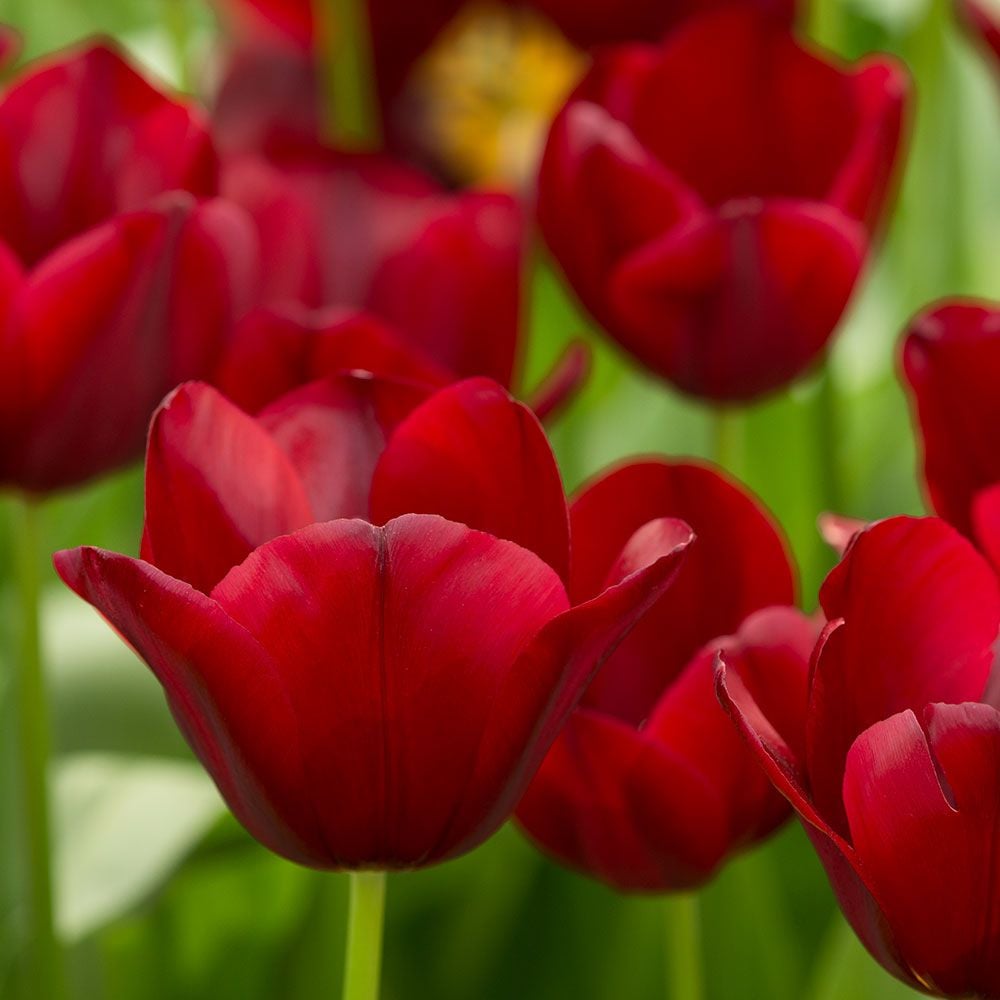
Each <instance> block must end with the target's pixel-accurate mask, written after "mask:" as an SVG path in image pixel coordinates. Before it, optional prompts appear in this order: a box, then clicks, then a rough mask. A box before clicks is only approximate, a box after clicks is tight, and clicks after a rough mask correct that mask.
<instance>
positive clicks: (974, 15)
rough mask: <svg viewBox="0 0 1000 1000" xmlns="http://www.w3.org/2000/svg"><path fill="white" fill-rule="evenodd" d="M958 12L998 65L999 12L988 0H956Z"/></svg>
mask: <svg viewBox="0 0 1000 1000" xmlns="http://www.w3.org/2000/svg"><path fill="white" fill-rule="evenodd" d="M958 9H959V13H960V14H961V16H962V20H963V21H964V22H965V23H966V25H968V27H969V30H970V31H971V32H973V33H974V34H975V35H976V37H977V38H978V39H979V41H981V42H982V43H983V45H984V46H985V47H986V48H987V49H988V51H989V54H990V55H991V56H992V57H993V60H994V64H995V65H997V66H1000V14H998V13H997V10H996V8H995V7H991V5H990V0H958Z"/></svg>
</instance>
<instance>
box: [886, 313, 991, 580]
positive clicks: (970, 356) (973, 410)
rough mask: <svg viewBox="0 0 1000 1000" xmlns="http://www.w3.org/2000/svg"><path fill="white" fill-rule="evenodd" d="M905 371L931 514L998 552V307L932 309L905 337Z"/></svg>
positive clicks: (916, 322) (917, 321) (922, 315)
mask: <svg viewBox="0 0 1000 1000" xmlns="http://www.w3.org/2000/svg"><path fill="white" fill-rule="evenodd" d="M903 370H904V374H905V375H906V379H907V381H908V382H909V385H910V391H911V396H912V399H913V408H914V414H915V417H916V420H917V423H918V426H919V429H920V432H921V435H922V439H923V450H924V478H925V480H926V483H927V490H928V493H929V495H930V500H931V503H932V505H933V507H934V509H935V510H936V511H937V513H938V514H940V515H941V517H943V518H945V520H947V521H949V522H950V523H951V524H953V525H955V527H956V528H958V529H959V531H961V532H963V533H964V534H966V535H968V536H969V537H970V538H973V539H976V540H978V541H979V542H980V544H981V545H982V546H983V547H985V548H986V549H987V551H989V550H990V548H991V539H992V546H994V547H993V551H994V552H996V551H997V550H998V548H1000V523H998V522H1000V519H997V518H996V516H995V514H994V511H996V509H997V504H996V500H995V491H996V488H997V487H998V486H1000V431H998V428H1000V307H998V306H996V305H993V304H990V303H985V302H946V303H942V304H939V305H937V306H933V307H931V308H930V309H928V310H927V311H926V312H924V313H923V314H921V315H920V316H918V317H917V318H916V319H915V320H914V321H913V323H912V325H911V326H910V329H909V330H908V331H907V333H906V336H905V338H904V341H903ZM991 491H992V496H993V497H994V499H991ZM997 566H998V567H1000V560H997Z"/></svg>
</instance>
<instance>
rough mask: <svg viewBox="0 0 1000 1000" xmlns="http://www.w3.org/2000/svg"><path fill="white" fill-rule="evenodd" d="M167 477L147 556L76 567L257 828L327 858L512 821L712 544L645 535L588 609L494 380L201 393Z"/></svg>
mask: <svg viewBox="0 0 1000 1000" xmlns="http://www.w3.org/2000/svg"><path fill="white" fill-rule="evenodd" d="M146 475H147V503H146V525H145V531H144V535H143V542H142V557H141V558H140V559H131V558H128V557H126V556H122V555H117V554H115V553H111V552H104V551H100V550H95V549H77V550H74V551H72V552H64V553H60V554H58V555H57V557H56V565H57V568H58V570H59V572H60V573H61V575H62V577H63V579H64V580H65V581H66V582H67V583H68V584H69V585H70V586H71V587H72V588H73V589H74V590H76V591H77V592H78V593H79V594H81V595H82V596H83V597H85V598H86V599H87V600H88V601H90V602H91V603H92V604H94V605H95V607H97V608H98V609H99V610H100V611H101V612H102V614H104V616H105V617H106V618H107V619H108V620H109V621H110V622H111V623H112V624H113V625H114V626H115V628H117V629H118V631H119V632H120V633H121V634H122V635H123V636H124V637H125V639H126V640H127V641H128V642H129V643H130V644H131V645H132V646H133V647H134V648H135V649H136V650H138V652H139V653H140V655H141V656H142V657H143V658H144V659H145V660H146V662H147V663H148V664H149V666H150V667H151V669H152V670H153V671H154V673H155V674H156V675H157V677H158V678H159V680H160V681H161V683H162V684H163V687H164V689H165V691H166V694H167V698H168V700H169V703H170V706H171V708H172V710H173V712H174V715H175V717H176V718H177V720H178V723H179V725H180V727H181V729H182V730H183V732H184V734H185V736H186V737H187V739H188V741H189V742H190V744H191V745H192V747H193V748H194V750H195V752H196V753H197V755H198V756H199V758H200V759H201V761H202V762H203V763H204V765H205V767H206V768H207V769H208V771H209V772H210V773H211V775H212V777H213V778H214V779H215V781H216V783H217V784H218V786H219V788H220V790H221V791H222V793H223V795H224V796H225V798H226V800H227V802H228V803H229V805H230V806H231V808H232V810H233V812H234V813H235V814H236V816H237V817H238V818H239V819H240V821H241V822H242V823H243V824H244V826H246V828H247V829H248V830H249V831H250V832H251V833H252V834H253V835H254V836H255V837H257V839H258V840H260V841H261V842H262V843H263V844H265V845H266V846H267V847H269V848H271V849H272V850H274V851H276V852H277V853H279V854H281V855H283V856H285V857H287V858H290V859H292V860H294V861H297V862H300V863H302V864H305V865H310V866H313V867H317V868H411V867H416V866H421V865H426V864H430V863H433V862H435V861H441V860H445V859H447V858H450V857H454V856H455V855H457V854H460V853H462V852H463V851H467V850H469V849H471V848H472V847H474V846H476V845H477V844H478V843H480V842H481V841H483V840H484V839H485V838H486V837H488V836H489V835H490V834H491V833H492V832H494V831H495V830H496V829H497V827H498V826H499V825H500V824H501V823H502V822H503V821H504V820H505V819H506V818H507V817H508V816H509V814H510V813H511V811H512V810H513V808H514V806H515V805H516V803H517V800H518V799H519V798H520V796H521V794H522V792H523V790H524V787H525V785H526V784H527V782H528V781H529V780H530V778H531V776H532V774H533V773H534V771H535V770H536V768H537V766H538V764H539V763H540V761H541V759H542V757H543V756H544V754H545V752H546V751H547V749H548V747H549V746H550V745H551V743H552V741H553V740H554V738H555V736H556V734H557V732H558V730H559V728H560V727H561V725H562V723H563V721H564V719H565V717H566V715H567V714H568V713H569V712H570V711H571V710H572V708H573V706H574V704H575V703H576V701H577V700H578V698H579V696H580V694H581V693H582V691H583V689H584V687H585V686H586V684H587V682H588V681H589V680H590V678H591V677H592V676H593V674H594V673H595V671H596V670H597V669H598V667H599V666H600V664H601V663H602V662H603V661H604V660H605V659H606V658H607V656H608V655H609V654H610V652H611V651H612V650H613V649H614V648H615V646H616V645H617V643H618V642H619V641H620V640H621V639H622V637H623V636H624V635H625V634H626V633H627V632H628V631H629V629H631V628H632V627H633V626H634V625H635V623H636V621H637V620H638V619H639V618H640V617H641V615H642V613H643V612H644V611H645V610H646V609H647V608H648V607H649V606H650V605H651V604H653V603H655V602H656V600H657V599H659V598H660V597H661V596H662V595H663V593H664V592H665V591H666V590H667V588H668V587H669V585H670V583H671V581H672V579H673V577H674V574H675V573H676V570H677V568H678V566H679V564H680V562H681V558H682V556H683V553H684V551H685V549H686V548H687V547H688V545H689V544H690V542H691V539H692V534H691V530H690V529H689V528H688V527H687V525H685V524H683V523H682V522H680V521H677V520H672V519H658V520H654V521H651V522H650V523H647V524H645V525H643V526H642V527H641V528H640V530H639V531H637V532H636V533H635V535H634V536H633V537H632V538H631V539H630V540H627V544H626V546H625V549H624V551H623V553H622V558H621V560H620V564H619V567H618V570H617V572H615V573H612V574H609V576H608V581H607V586H606V587H604V588H602V589H601V591H600V592H599V593H597V594H595V595H593V596H592V597H588V598H587V599H585V600H582V601H579V602H576V603H575V604H573V603H571V601H570V598H569V596H568V594H567V590H566V585H565V583H564V580H565V579H566V577H567V573H568V564H569V519H568V515H567V509H566V501H565V497H564V495H563V492H562V486H561V483H560V480H559V474H558V470H557V468H556V465H555V462H554V459H553V457H552V453H551V451H550V450H549V446H548V444H547V442H546V440H545V437H544V433H543V432H542V430H541V428H540V425H539V424H538V422H537V420H536V418H535V417H534V416H533V415H532V413H531V412H530V411H529V410H527V409H526V408H525V407H523V406H522V405H521V404H519V403H516V402H514V401H513V400H512V399H511V398H510V397H509V396H508V395H507V393H506V392H505V391H504V390H503V389H501V388H500V387H499V386H498V385H496V384H495V383H492V382H489V381H488V380H485V379H474V380H470V381H466V382H462V383H458V384H456V385H453V386H449V387H446V388H445V389H443V390H440V391H438V392H434V391H433V390H431V389H428V388H427V387H425V386H420V385H417V384H415V383H410V382H406V381H399V380H391V379H388V378H378V377H372V376H369V375H361V374H355V375H350V376H339V377H333V378H328V379H325V380H320V381H318V382H315V383H312V384H311V385H308V386H305V387H304V388H300V389H297V390H296V391H295V392H293V393H291V394H289V395H287V396H283V397H281V398H279V399H278V400H276V401H275V402H273V403H272V404H271V405H269V406H267V407H265V408H264V409H263V410H262V411H261V413H260V414H258V415H257V416H256V417H251V416H250V415H248V414H247V413H245V412H244V411H242V410H240V409H238V408H237V407H236V406H235V405H234V404H232V403H230V402H229V401H228V400H226V399H225V397H223V396H222V395H221V394H220V393H218V392H217V391H216V390H214V389H211V388H208V387H207V386H204V385H199V384H190V385H186V386H183V387H181V388H180V389H179V390H177V391H176V392H175V393H174V394H173V395H172V396H171V397H169V398H168V400H167V401H166V402H165V403H164V405H163V407H162V408H161V409H160V411H159V412H158V414H157V416H156V418H155V419H154V421H153V425H152V429H151V433H150V439H149V452H148V457H147V466H146Z"/></svg>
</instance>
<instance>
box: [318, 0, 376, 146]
mask: <svg viewBox="0 0 1000 1000" xmlns="http://www.w3.org/2000/svg"><path fill="white" fill-rule="evenodd" d="M313 11H314V15H315V20H316V55H317V59H318V62H319V71H320V86H321V88H322V91H321V96H322V98H323V110H324V115H325V128H324V133H325V135H326V138H327V140H328V141H329V142H330V143H332V144H333V145H337V146H340V147H342V148H349V149H372V148H375V147H377V146H378V145H379V142H380V140H381V129H380V125H379V114H378V105H377V101H376V94H375V76H374V71H373V59H372V52H371V31H370V30H369V25H368V5H367V4H366V3H365V2H364V0H313Z"/></svg>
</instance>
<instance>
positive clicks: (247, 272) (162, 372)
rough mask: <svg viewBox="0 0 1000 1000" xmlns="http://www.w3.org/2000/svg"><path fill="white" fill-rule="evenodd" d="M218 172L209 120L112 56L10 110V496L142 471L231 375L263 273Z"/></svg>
mask: <svg viewBox="0 0 1000 1000" xmlns="http://www.w3.org/2000/svg"><path fill="white" fill-rule="evenodd" d="M216 173H217V167H216V161H215V154H214V151H213V148H212V143H211V141H210V139H209V137H208V134H207V133H206V131H205V128H204V125H203V124H202V122H201V121H200V119H199V117H198V115H197V114H196V113H195V112H194V111H193V110H192V109H191V108H189V107H187V106H186V105H184V104H181V103H178V102H176V101H174V100H172V99H171V98H169V97H167V96H165V95H164V94H162V93H160V92H159V91H158V90H156V89H155V88H154V87H153V86H152V85H151V84H150V83H148V82H147V81H146V80H144V79H143V78H142V77H141V76H140V75H139V74H138V73H137V72H136V71H135V70H134V69H132V67H131V66H129V65H128V63H127V62H125V61H124V60H123V59H122V57H121V56H120V55H118V54H117V52H116V51H114V50H113V49H112V48H109V47H107V46H105V45H100V44H98V45H93V46H91V47H88V48H85V49H82V50H79V51H75V52H71V53H69V54H66V55H61V56H59V57H57V58H54V59H51V60H49V61H47V62H42V63H38V64H34V65H32V66H31V68H30V69H29V70H28V71H27V72H26V73H25V74H24V75H22V76H20V77H19V78H18V79H17V80H16V81H15V82H14V83H13V84H12V85H11V86H10V87H9V89H7V90H6V92H4V93H3V95H2V97H0V192H2V201H3V212H2V213H0V483H2V484H4V485H13V486H16V487H20V488H22V489H25V490H28V491H31V492H47V491H49V490H54V489H58V488H62V487H68V486H73V485H75V484H77V483H79V482H81V481H83V480H85V479H88V478H90V477H91V476H94V475H97V474H99V473H102V472H106V471H108V470H110V469H113V468H115V467H116V466H118V465H120V464H122V463H124V462H126V461H129V460H131V459H132V458H133V457H136V456H137V455H139V454H141V451H142V445H143V442H144V440H145V433H146V428H147V426H148V422H149V417H150V414H151V413H152V411H153V409H154V408H155V407H156V404H157V403H158V402H159V400H160V399H161V398H162V397H163V395H164V393H165V392H167V391H168V390H169V389H171V388H172V387H173V386H175V385H176V384H177V383H178V382H179V381H181V380H183V379H185V378H192V377H202V376H207V375H208V374H209V372H210V371H211V369H212V368H213V367H214V365H215V364H216V363H217V362H218V359H219V356H220V354H221V351H222V346H223V343H224V341H225V339H226V338H227V337H228V335H229V331H230V328H231V326H232V323H233V322H234V320H235V318H236V316H237V315H238V314H239V313H240V312H242V310H243V309H244V308H245V305H246V298H247V295H248V286H249V284H250V279H251V276H252V269H253V267H254V266H255V265H254V259H253V258H254V237H253V231H252V227H251V225H250V221H249V219H247V218H246V217H245V216H244V214H243V213H242V212H241V211H240V210H239V209H237V208H236V207H235V206H233V205H228V204H226V203H224V202H221V201H218V200H212V199H211V197H210V196H211V195H212V194H213V193H214V190H215V185H216Z"/></svg>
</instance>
